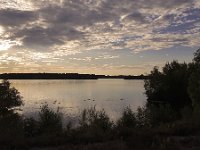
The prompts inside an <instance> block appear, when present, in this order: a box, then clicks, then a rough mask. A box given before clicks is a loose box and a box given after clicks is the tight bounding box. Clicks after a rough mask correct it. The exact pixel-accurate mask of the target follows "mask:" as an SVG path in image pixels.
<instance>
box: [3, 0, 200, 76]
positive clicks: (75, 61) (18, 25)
mask: <svg viewBox="0 0 200 150" xmlns="http://www.w3.org/2000/svg"><path fill="white" fill-rule="evenodd" d="M199 33H200V0H0V72H1V73H3V72H78V73H95V74H109V75H119V74H127V75H128V74H135V75H138V74H141V73H149V71H150V70H151V69H152V67H153V66H155V65H156V66H162V65H163V64H165V63H166V62H168V61H169V62H170V61H172V60H174V59H175V60H178V61H180V62H183V61H186V62H189V61H191V60H192V57H193V53H194V51H195V50H196V49H198V48H199V46H200V35H199Z"/></svg>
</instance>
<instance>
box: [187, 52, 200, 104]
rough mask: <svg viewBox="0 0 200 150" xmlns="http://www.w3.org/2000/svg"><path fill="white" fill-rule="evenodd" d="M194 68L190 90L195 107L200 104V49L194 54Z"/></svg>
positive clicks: (190, 80)
mask: <svg viewBox="0 0 200 150" xmlns="http://www.w3.org/2000/svg"><path fill="white" fill-rule="evenodd" d="M194 56H195V57H194V59H193V64H192V65H191V66H192V69H193V72H192V74H191V76H190V79H189V86H188V92H189V95H190V97H191V99H192V102H193V107H198V108H199V106H200V49H198V50H197V52H196V53H195V54H194Z"/></svg>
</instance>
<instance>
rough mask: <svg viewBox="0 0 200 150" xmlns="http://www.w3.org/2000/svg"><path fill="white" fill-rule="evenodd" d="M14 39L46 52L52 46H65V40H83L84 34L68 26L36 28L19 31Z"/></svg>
mask: <svg viewBox="0 0 200 150" xmlns="http://www.w3.org/2000/svg"><path fill="white" fill-rule="evenodd" d="M12 38H23V39H22V42H23V44H24V46H27V47H30V48H33V49H38V50H44V49H45V48H48V47H49V46H52V45H61V44H64V42H65V40H75V39H80V38H83V33H82V32H79V31H77V30H75V29H73V28H72V27H67V26H51V27H45V28H44V27H39V26H34V27H31V28H24V29H22V30H19V31H17V32H16V33H15V34H14V35H13V37H12ZM42 47H44V48H42Z"/></svg>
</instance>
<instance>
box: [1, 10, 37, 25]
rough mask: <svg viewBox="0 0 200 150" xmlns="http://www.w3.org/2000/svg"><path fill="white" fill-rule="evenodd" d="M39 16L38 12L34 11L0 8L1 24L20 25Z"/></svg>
mask: <svg viewBox="0 0 200 150" xmlns="http://www.w3.org/2000/svg"><path fill="white" fill-rule="evenodd" d="M37 17H38V16H37V13H36V12H33V11H21V10H14V9H0V25H2V26H11V27H13V26H19V25H21V24H25V23H27V22H30V21H34V20H36V19H37Z"/></svg>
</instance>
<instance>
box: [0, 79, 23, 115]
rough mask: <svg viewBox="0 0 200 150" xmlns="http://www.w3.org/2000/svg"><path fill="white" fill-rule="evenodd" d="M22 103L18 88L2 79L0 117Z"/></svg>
mask: <svg viewBox="0 0 200 150" xmlns="http://www.w3.org/2000/svg"><path fill="white" fill-rule="evenodd" d="M22 104H23V101H22V97H21V96H20V93H19V92H18V90H16V89H15V88H14V87H13V88H11V87H10V82H9V81H8V80H3V82H2V83H0V117H3V116H5V115H7V114H9V113H13V111H14V110H15V107H17V106H21V105H22Z"/></svg>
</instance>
